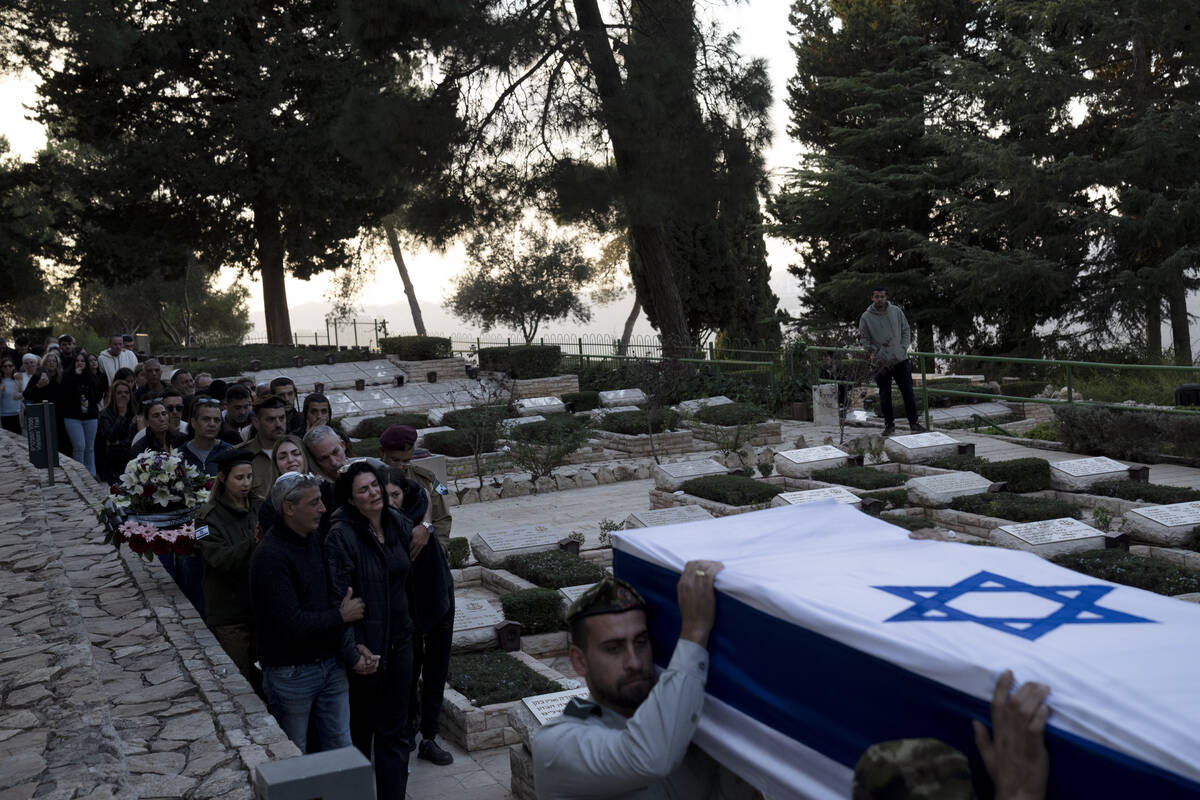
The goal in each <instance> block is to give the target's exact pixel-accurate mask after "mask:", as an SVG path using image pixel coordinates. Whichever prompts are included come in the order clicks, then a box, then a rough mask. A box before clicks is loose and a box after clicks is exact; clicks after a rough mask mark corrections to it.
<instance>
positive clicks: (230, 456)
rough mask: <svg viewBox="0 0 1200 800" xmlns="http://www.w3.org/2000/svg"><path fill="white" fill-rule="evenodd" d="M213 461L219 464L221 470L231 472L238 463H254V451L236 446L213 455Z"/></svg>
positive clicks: (218, 467)
mask: <svg viewBox="0 0 1200 800" xmlns="http://www.w3.org/2000/svg"><path fill="white" fill-rule="evenodd" d="M213 463H214V464H216V465H217V469H218V470H219V471H221V472H229V470H231V469H233V468H234V467H235V466H237V465H238V464H252V463H254V453H251V452H250V451H249V450H242V449H240V448H237V447H235V448H233V449H232V450H226V451H225V452H223V453H219V454H217V455H215V456H213Z"/></svg>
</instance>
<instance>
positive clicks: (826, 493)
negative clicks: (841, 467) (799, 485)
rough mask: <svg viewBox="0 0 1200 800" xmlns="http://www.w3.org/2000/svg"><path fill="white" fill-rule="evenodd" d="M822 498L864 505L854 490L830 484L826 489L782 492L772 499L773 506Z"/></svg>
mask: <svg viewBox="0 0 1200 800" xmlns="http://www.w3.org/2000/svg"><path fill="white" fill-rule="evenodd" d="M821 500H836V501H837V502H839V503H845V504H846V505H851V506H855V507H856V508H861V507H862V498H861V497H859V496H858V495H856V494H854V493H853V492H848V491H846V490H845V489H843V488H842V487H840V486H830V487H828V488H825V489H807V490H803V491H799V492H781V493H780V494H777V495H775V497H774V498H773V499H772V500H771V505H772V506H773V507H778V506H801V505H804V504H805V503H816V502H819V501H821Z"/></svg>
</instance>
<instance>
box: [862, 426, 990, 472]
mask: <svg viewBox="0 0 1200 800" xmlns="http://www.w3.org/2000/svg"><path fill="white" fill-rule="evenodd" d="M971 447H973V446H972V445H964V444H962V443H960V442H958V441H957V440H955V439H952V438H951V437H949V436H947V435H946V434H944V433H941V432H940V431H935V432H933V433H915V434H910V435H908V436H891V437H888V438H887V439H885V440H884V443H883V449H884V452H885V453H887V456H888V458H889V459H891V460H892V461H895V462H898V463H901V464H925V463H928V462H930V461H933V460H934V459H938V458H945V457H946V456H953V455H958V454H959V453H961V452H962V450H963V448H971Z"/></svg>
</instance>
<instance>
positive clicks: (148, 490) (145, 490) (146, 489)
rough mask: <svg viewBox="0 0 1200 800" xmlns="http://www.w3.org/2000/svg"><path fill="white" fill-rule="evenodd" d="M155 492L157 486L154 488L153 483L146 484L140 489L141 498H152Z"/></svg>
mask: <svg viewBox="0 0 1200 800" xmlns="http://www.w3.org/2000/svg"><path fill="white" fill-rule="evenodd" d="M157 491H158V487H157V486H155V485H154V484H153V483H147V484H146V485H145V486H143V487H142V496H143V497H153V496H154V493H155V492H157Z"/></svg>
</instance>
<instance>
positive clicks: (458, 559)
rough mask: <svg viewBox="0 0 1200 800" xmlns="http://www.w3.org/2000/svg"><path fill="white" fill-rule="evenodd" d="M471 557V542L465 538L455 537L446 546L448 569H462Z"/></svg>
mask: <svg viewBox="0 0 1200 800" xmlns="http://www.w3.org/2000/svg"><path fill="white" fill-rule="evenodd" d="M470 557H471V542H470V541H469V540H468V539H467V538H466V537H465V536H455V537H453V538H451V539H450V543H449V544H448V545H446V558H447V560H449V562H450V569H462V568H463V567H465V566H466V565H467V560H468V559H469V558H470Z"/></svg>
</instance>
